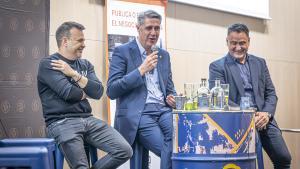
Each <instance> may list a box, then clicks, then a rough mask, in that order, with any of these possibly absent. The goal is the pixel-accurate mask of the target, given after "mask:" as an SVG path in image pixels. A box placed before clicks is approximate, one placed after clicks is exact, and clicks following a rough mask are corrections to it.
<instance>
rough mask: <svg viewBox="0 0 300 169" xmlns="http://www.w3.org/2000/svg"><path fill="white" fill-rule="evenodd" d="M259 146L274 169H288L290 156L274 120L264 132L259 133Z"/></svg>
mask: <svg viewBox="0 0 300 169" xmlns="http://www.w3.org/2000/svg"><path fill="white" fill-rule="evenodd" d="M259 137H260V141H261V144H262V146H263V148H264V150H265V151H266V153H267V154H268V156H269V157H270V159H271V161H272V163H273V165H274V169H289V168H290V166H291V161H292V158H291V154H290V152H289V150H288V148H287V146H286V144H285V142H284V139H283V137H282V135H281V131H280V129H279V128H278V125H277V123H276V121H275V119H272V120H271V121H270V122H269V123H268V124H267V128H266V129H265V130H262V131H259Z"/></svg>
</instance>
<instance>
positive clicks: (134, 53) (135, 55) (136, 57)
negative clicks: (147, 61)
mask: <svg viewBox="0 0 300 169" xmlns="http://www.w3.org/2000/svg"><path fill="white" fill-rule="evenodd" d="M130 57H131V59H132V61H133V63H134V64H135V66H136V67H139V66H140V65H141V64H142V57H141V53H140V50H139V47H138V45H137V43H136V40H133V41H132V42H131V43H130Z"/></svg>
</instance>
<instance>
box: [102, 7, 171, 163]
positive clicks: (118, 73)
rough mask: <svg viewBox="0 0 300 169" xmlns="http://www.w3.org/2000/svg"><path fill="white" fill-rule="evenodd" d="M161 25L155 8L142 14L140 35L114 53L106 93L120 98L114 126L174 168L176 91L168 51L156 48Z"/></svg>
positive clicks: (139, 21)
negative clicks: (173, 135)
mask: <svg viewBox="0 0 300 169" xmlns="http://www.w3.org/2000/svg"><path fill="white" fill-rule="evenodd" d="M160 24H161V16H160V15H159V14H158V13H157V12H155V11H153V10H148V11H145V12H141V13H140V14H139V16H138V23H137V26H136V27H137V31H138V37H137V38H136V39H135V40H133V41H131V42H129V43H127V44H124V45H121V46H119V47H116V48H115V50H114V52H113V55H112V61H111V63H110V67H109V78H108V82H107V95H108V96H109V97H110V98H111V99H117V108H116V115H115V128H116V129H117V130H118V131H119V132H120V133H121V134H122V135H123V136H124V137H125V139H126V140H127V141H128V142H129V143H130V144H131V145H133V143H135V142H138V143H139V144H142V145H143V146H144V147H145V148H146V149H148V150H150V151H152V152H153V153H155V154H156V155H158V156H160V157H161V169H171V168H172V167H171V153H172V114H171V111H172V108H173V107H175V100H174V95H175V94H176V92H175V89H174V84H173V81H172V73H171V63H170V56H169V53H168V52H167V51H165V50H163V49H160V48H159V49H156V50H153V46H155V44H156V42H157V40H158V38H159V34H160ZM151 48H152V49H151ZM146 160H147V159H146Z"/></svg>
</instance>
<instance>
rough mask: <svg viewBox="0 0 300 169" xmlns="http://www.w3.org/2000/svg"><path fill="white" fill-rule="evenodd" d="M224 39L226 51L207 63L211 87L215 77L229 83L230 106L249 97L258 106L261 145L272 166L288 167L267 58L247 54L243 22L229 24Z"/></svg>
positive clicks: (257, 123) (289, 162)
mask: <svg viewBox="0 0 300 169" xmlns="http://www.w3.org/2000/svg"><path fill="white" fill-rule="evenodd" d="M226 42H227V46H228V50H229V52H228V54H227V55H226V56H224V57H223V58H221V59H219V60H217V61H214V62H213V63H211V64H210V66H209V82H210V88H212V87H213V86H214V80H216V79H220V80H221V83H228V84H229V88H230V89H229V105H230V106H239V105H240V101H241V97H249V98H250V106H251V107H253V108H256V109H257V112H256V113H255V126H256V128H257V130H258V133H259V137H260V140H261V143H262V146H263V148H264V149H265V151H266V152H267V154H268V155H269V157H270V158H271V160H272V162H273V164H274V168H275V169H288V168H290V164H291V155H290V153H289V150H288V148H287V146H286V144H285V142H284V139H283V137H282V135H281V131H280V129H279V127H278V125H277V123H276V121H275V117H274V115H275V110H276V105H277V96H276V92H275V87H274V85H273V82H272V80H271V77H270V73H269V70H268V67H267V64H266V61H265V60H264V59H263V58H260V57H257V56H254V55H251V54H248V53H247V52H248V48H249V45H250V37H249V29H248V28H247V26H246V25H244V24H239V23H238V24H233V25H231V26H230V27H229V28H228V32H227V38H226Z"/></svg>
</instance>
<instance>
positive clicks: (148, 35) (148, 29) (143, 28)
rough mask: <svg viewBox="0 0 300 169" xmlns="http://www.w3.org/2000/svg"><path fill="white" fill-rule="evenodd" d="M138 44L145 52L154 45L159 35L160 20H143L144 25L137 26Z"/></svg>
mask: <svg viewBox="0 0 300 169" xmlns="http://www.w3.org/2000/svg"><path fill="white" fill-rule="evenodd" d="M136 27H137V31H138V33H139V37H138V39H139V42H140V43H141V45H142V46H143V47H144V48H145V50H146V51H148V50H150V49H151V47H152V46H153V45H155V44H156V42H157V40H158V38H159V34H160V20H159V19H157V18H145V21H144V24H142V25H137V26H136Z"/></svg>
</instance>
